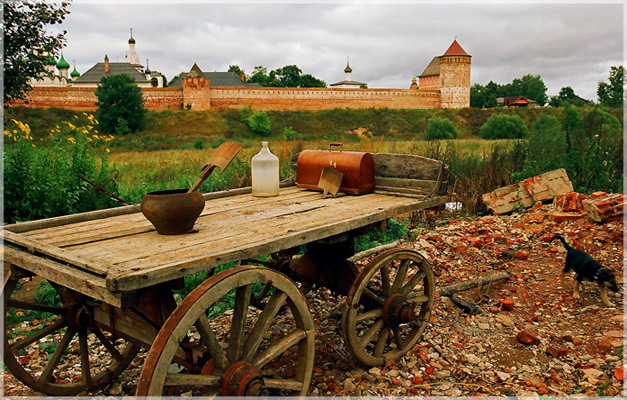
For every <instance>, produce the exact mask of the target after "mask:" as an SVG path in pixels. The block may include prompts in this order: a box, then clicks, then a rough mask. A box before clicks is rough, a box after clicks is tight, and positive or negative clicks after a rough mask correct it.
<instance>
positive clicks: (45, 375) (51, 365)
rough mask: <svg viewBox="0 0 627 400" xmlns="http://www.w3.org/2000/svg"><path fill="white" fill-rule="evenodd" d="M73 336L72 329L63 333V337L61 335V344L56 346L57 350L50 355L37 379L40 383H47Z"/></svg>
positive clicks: (74, 332)
mask: <svg viewBox="0 0 627 400" xmlns="http://www.w3.org/2000/svg"><path fill="white" fill-rule="evenodd" d="M75 334H76V330H74V328H68V329H67V331H65V335H63V339H61V343H59V345H58V346H57V349H56V350H55V351H54V353H53V354H52V357H51V358H50V360H49V361H48V364H46V368H44V370H43V372H42V373H41V375H40V377H39V380H40V381H41V382H48V381H49V380H50V377H51V376H52V373H53V372H54V369H55V368H56V367H57V365H59V361H60V360H61V357H62V356H63V352H64V351H65V349H67V348H68V346H69V345H70V341H71V340H72V338H73V337H74V335H75Z"/></svg>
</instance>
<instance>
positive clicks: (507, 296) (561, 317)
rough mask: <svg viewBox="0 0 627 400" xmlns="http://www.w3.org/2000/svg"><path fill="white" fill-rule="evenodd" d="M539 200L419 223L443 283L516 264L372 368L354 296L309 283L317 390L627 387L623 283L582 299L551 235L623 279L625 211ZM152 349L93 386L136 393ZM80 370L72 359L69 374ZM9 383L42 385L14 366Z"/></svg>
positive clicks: (465, 392) (608, 390) (518, 391)
mask: <svg viewBox="0 0 627 400" xmlns="http://www.w3.org/2000/svg"><path fill="white" fill-rule="evenodd" d="M566 193H568V192H566ZM566 197H568V196H566ZM598 198H601V197H597V199H598ZM585 201H586V200H585V199H584V200H583V202H585ZM576 203H577V201H576ZM535 204H536V205H535V206H534V207H533V208H532V209H529V210H528V211H526V212H523V213H520V214H512V215H509V216H495V215H489V216H484V217H478V218H468V217H455V216H453V215H450V214H449V215H448V217H447V216H446V214H445V215H443V216H441V217H440V219H439V220H438V221H436V222H434V223H433V226H429V227H417V228H415V229H413V230H412V235H413V237H415V239H414V240H413V241H411V242H404V243H402V244H401V246H404V247H410V248H414V249H416V250H418V251H420V252H421V253H422V254H423V255H424V256H425V257H427V259H428V260H429V261H430V263H431V265H432V268H433V270H434V273H435V275H436V278H437V279H436V287H444V286H449V285H452V284H455V283H459V282H465V281H470V280H473V279H477V278H479V277H482V276H486V275H490V274H494V273H496V272H498V271H504V270H507V271H509V272H511V273H513V275H512V276H511V277H510V278H508V279H504V280H500V281H496V282H493V283H492V284H489V285H486V286H484V287H480V288H476V289H472V290H468V291H465V292H462V293H459V294H461V295H463V297H464V298H465V299H468V300H470V301H473V302H475V303H476V304H477V305H479V306H481V307H482V308H483V309H484V310H486V311H487V312H486V313H485V314H477V315H469V314H466V313H464V312H463V311H462V310H461V309H460V308H459V307H457V306H456V305H455V304H453V303H452V302H451V301H450V299H449V298H448V297H446V296H439V295H436V301H435V304H434V309H433V312H432V318H431V320H430V324H429V326H428V327H427V329H426V330H425V332H424V333H423V335H422V337H421V338H420V340H419V341H418V343H417V344H416V345H415V346H414V348H412V349H411V350H410V351H409V352H408V353H407V354H406V355H405V356H404V357H402V358H401V359H399V360H390V361H388V362H387V363H386V364H385V365H381V366H377V367H367V366H363V365H361V364H359V363H358V362H357V361H356V360H354V359H352V357H351V355H350V353H349V352H348V350H347V348H346V346H345V344H344V342H343V339H342V334H341V310H342V309H343V305H344V301H345V297H343V296H338V295H334V294H333V293H331V292H330V291H329V290H328V289H325V288H321V289H316V290H312V291H310V292H309V293H308V294H307V295H306V298H307V302H308V304H309V306H310V310H311V313H312V317H313V319H314V323H315V325H316V356H315V363H314V372H313V377H312V383H311V386H310V389H309V395H310V396H324V397H326V396H477V395H478V396H486V395H489V396H533V397H536V398H537V397H538V396H552V397H557V396H560V397H561V396H627V391H626V390H625V387H624V379H625V369H624V366H623V363H624V354H623V344H624V339H625V334H624V307H623V306H622V302H621V299H622V296H621V294H620V293H619V294H617V293H613V292H609V291H608V296H609V297H610V300H612V302H613V303H614V304H617V306H616V307H614V308H608V307H605V306H604V304H603V302H602V301H601V297H600V293H599V290H598V288H597V285H596V284H593V283H585V284H584V287H583V290H582V294H581V298H579V299H574V298H573V297H572V294H573V277H572V275H571V276H568V277H567V279H566V282H565V285H564V287H562V286H561V283H560V272H561V269H562V268H563V265H564V259H565V254H566V252H565V250H564V249H563V247H562V245H561V244H559V243H555V242H552V243H549V240H550V238H551V237H552V236H553V235H555V234H559V235H562V236H563V237H565V238H566V240H567V241H568V242H569V243H571V244H572V245H573V246H575V247H578V248H581V249H583V250H585V251H586V252H588V253H590V254H591V255H592V256H593V257H594V258H595V259H597V260H599V262H601V263H602V264H603V265H604V266H606V267H608V268H611V269H612V270H614V271H615V273H616V277H617V280H618V282H619V283H620V284H622V283H623V249H624V244H623V231H624V230H623V229H624V228H623V221H622V219H619V220H616V219H614V220H612V219H610V220H609V221H607V222H605V223H603V224H601V223H597V222H595V221H594V220H591V219H590V218H589V217H587V216H585V215H582V213H581V212H580V210H579V211H576V214H578V215H579V217H578V218H577V219H574V220H571V219H567V218H566V219H558V218H554V217H552V216H553V215H555V214H556V213H562V212H571V210H570V208H569V210H565V209H564V208H563V207H564V206H563V205H559V204H539V205H538V204H537V203H535ZM564 204H565V203H564ZM577 204H578V203H577ZM370 259H371V258H370V257H369V258H366V259H364V260H362V261H361V262H368V261H369V260H370ZM224 329H228V328H227V327H226V326H225V327H224ZM521 338H522V340H521ZM145 355H146V353H145V352H144V351H142V352H140V354H139V355H138V357H137V358H136V359H135V360H134V361H133V363H132V364H131V365H130V366H129V368H128V369H127V370H126V371H125V372H124V373H122V374H121V375H120V376H119V377H117V378H116V379H114V380H113V381H112V382H109V383H108V384H106V385H105V386H103V387H101V388H99V389H97V390H93V391H89V392H87V395H98V396H132V395H133V394H134V389H135V387H136V384H137V379H138V377H139V372H140V370H141V366H142V364H143V360H144V358H145ZM75 372H76V371H73V369H72V366H71V365H68V376H73V375H72V374H73V373H75ZM4 394H5V395H7V396H17V395H20V396H21V395H35V394H36V393H33V392H32V391H30V390H29V389H28V388H25V387H24V386H23V385H22V384H21V383H19V382H18V381H16V380H15V379H14V378H13V377H12V376H10V374H5V381H4Z"/></svg>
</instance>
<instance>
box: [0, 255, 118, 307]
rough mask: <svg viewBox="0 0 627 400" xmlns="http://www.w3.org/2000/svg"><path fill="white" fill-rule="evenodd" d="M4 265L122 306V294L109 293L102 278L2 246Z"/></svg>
mask: <svg viewBox="0 0 627 400" xmlns="http://www.w3.org/2000/svg"><path fill="white" fill-rule="evenodd" d="M4 263H5V264H14V265H16V266H19V267H21V268H24V269H26V270H28V271H31V272H33V273H34V274H36V275H38V276H41V277H42V278H45V279H48V280H49V281H52V282H55V283H58V284H59V285H62V286H65V287H67V288H70V289H73V290H76V291H77V292H79V293H83V294H85V295H87V296H90V297H93V298H94V299H97V300H102V301H104V302H105V303H108V304H111V305H113V306H116V307H121V306H122V294H121V293H114V292H111V291H110V290H109V289H108V288H107V287H106V282H105V280H104V278H102V277H100V276H98V275H93V274H90V273H88V272H85V271H82V270H80V269H77V268H73V267H72V266H70V265H67V264H62V263H59V262H56V261H53V260H49V259H46V258H44V257H41V256H36V255H33V254H30V253H27V252H25V251H23V250H18V249H15V248H12V247H11V246H10V245H7V244H5V246H4Z"/></svg>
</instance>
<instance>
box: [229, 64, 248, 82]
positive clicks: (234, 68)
mask: <svg viewBox="0 0 627 400" xmlns="http://www.w3.org/2000/svg"><path fill="white" fill-rule="evenodd" d="M226 72H235V73H236V74H237V76H242V74H243V75H244V81H245V80H246V74H245V73H244V70H243V69H241V68H240V67H239V65H229V69H228V70H227V71H226Z"/></svg>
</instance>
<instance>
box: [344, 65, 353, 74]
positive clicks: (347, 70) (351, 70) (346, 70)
mask: <svg viewBox="0 0 627 400" xmlns="http://www.w3.org/2000/svg"><path fill="white" fill-rule="evenodd" d="M344 72H346V73H347V74H348V73H350V72H353V69H352V68H351V66H350V65H348V63H346V68H344Z"/></svg>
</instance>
